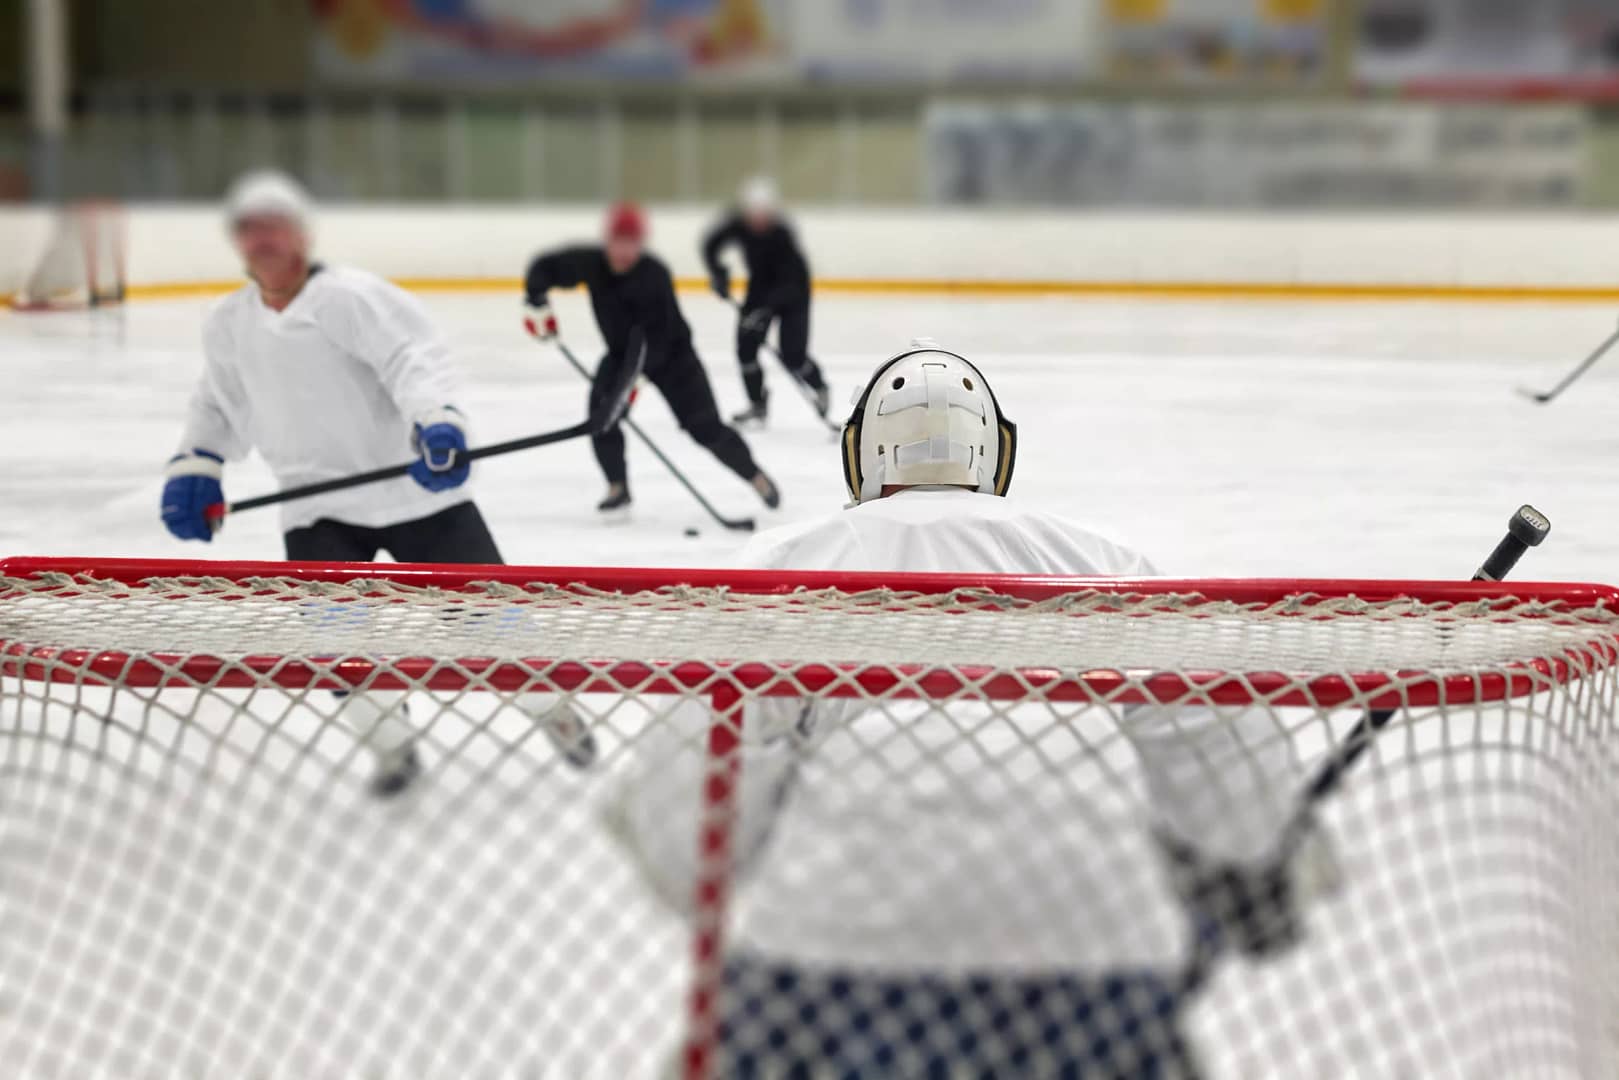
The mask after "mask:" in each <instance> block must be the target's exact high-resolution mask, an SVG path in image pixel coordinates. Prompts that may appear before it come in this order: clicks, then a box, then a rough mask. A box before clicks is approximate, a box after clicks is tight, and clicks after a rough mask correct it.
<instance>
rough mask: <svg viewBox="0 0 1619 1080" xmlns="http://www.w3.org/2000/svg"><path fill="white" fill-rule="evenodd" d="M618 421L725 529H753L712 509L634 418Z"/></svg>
mask: <svg viewBox="0 0 1619 1080" xmlns="http://www.w3.org/2000/svg"><path fill="white" fill-rule="evenodd" d="M556 346H557V349H558V350H560V351H561V353H562V356H563V359H565V360H567V361H568V363H569V364H570V365H571V366H572V367H573V369H574V370H575V371H577V372H578V373H579V374H580V375H582V376H584V378H585V380H586V381H587V382H588V381H590V380H591V379H592V378H593V376H592V375H591V374H590V369H589V368H587V367H585V365H584V364H581V363H580V362H579V358H578V357H577V356H575V355H573V350H571V349H569V348H568V347H567V346H566V345H564V344H563V343H562V342H561V341H560V340H559V341H557V342H556ZM619 423H621V424H623V425H624V426H625V427H627V428H629V429H630V433H631V434H633V435H634V436H635V437H636V438H637V439H640V440H641V442H642V444H643V445H645V446H646V448H647V449H648V450H650V451H652V456H653V457H655V458H657V459H658V460H659V461H661V462H662V463H663V467H664V468H666V469H668V470H669V474H670V475H671V476H673V477H674V478H675V479H676V480H677V481H679V482H680V486H681V487H683V488H685V489H686V492H687V493H688V494H689V495H691V497H692V498H693V499H696V500H697V504H698V505H699V506H701V507H702V508H703V509H704V510H705V511H706V512H707V513H708V516H709V517H711V518H713V519H714V520H715V521H717V522H718V523H719V524H721V525H723V526H724V527H725V528H727V529H735V530H738V531H740V532H751V531H752V530H753V528H754V520H753V519H752V518H728V517H726V516H725V515H724V514H722V513H720V512H719V511H718V510H716V509H714V505H713V504H712V503H710V502H709V501H708V500H707V499H706V498H704V497H703V493H702V492H700V491H698V490H697V488H696V487H695V486H694V485H693V484H692V482H691V481H690V480H688V479H686V474H685V473H683V472H681V471H680V469H679V468H678V467H677V466H676V465H675V463H674V462H673V461H670V460H669V458H668V456H667V455H665V454H664V452H663V451H662V450H660V449H658V444H657V443H655V442H653V441H652V440H651V439H650V438H648V437H647V434H646V432H644V431H642V430H641V429H640V427H638V426H637V425H636V423H635V421H634V420H631V419H630V418H629V417H628V416H626V417H624V418H623V419H622V420H620V421H619Z"/></svg>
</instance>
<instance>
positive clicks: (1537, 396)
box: [1518, 330, 1619, 405]
mask: <svg viewBox="0 0 1619 1080" xmlns="http://www.w3.org/2000/svg"><path fill="white" fill-rule="evenodd" d="M1615 344H1619V330H1615V331H1614V332H1613V333H1612V334H1611V335H1610V336H1609V337H1608V340H1606V341H1604V342H1603V343H1602V344H1601V345H1598V346H1597V349H1596V352H1594V353H1592V354H1591V355H1590V356H1587V357H1586V358H1585V359H1584V360H1582V361H1580V366H1579V367H1577V368H1575V369H1574V370H1573V371H1571V372H1569V373H1568V375H1567V377H1566V378H1564V379H1563V381H1562V382H1560V383H1558V384H1557V385H1556V386H1554V387H1552V388H1551V389H1550V390H1546V391H1535V390H1530V389H1529V388H1528V387H1525V386H1520V387H1518V393H1520V394H1522V395H1523V396H1524V397H1526V398H1528V399H1529V400H1530V401H1533V402H1534V403H1535V404H1537V405H1544V404H1546V403H1547V402H1549V401H1551V400H1552V399H1553V398H1555V397H1557V395H1559V394H1561V393H1562V392H1563V391H1564V390H1567V389H1568V388H1569V387H1570V386H1572V385H1574V381H1575V380H1576V379H1578V378H1579V377H1580V376H1581V375H1584V374H1585V373H1586V372H1587V371H1590V370H1591V367H1592V365H1594V364H1595V363H1596V362H1597V361H1598V360H1601V359H1602V358H1603V357H1604V356H1606V355H1608V352H1609V351H1610V350H1611V349H1612V348H1613V347H1614V345H1615Z"/></svg>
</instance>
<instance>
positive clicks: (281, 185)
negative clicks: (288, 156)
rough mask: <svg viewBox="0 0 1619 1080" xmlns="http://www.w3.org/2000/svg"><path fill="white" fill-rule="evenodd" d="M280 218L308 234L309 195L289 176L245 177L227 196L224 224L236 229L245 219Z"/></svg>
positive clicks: (269, 171)
mask: <svg viewBox="0 0 1619 1080" xmlns="http://www.w3.org/2000/svg"><path fill="white" fill-rule="evenodd" d="M250 217H281V218H286V219H287V220H288V221H291V222H293V223H294V224H296V225H297V226H298V228H299V229H301V230H302V231H304V232H308V231H309V218H310V202H309V193H308V192H307V191H305V190H304V189H303V186H302V185H301V184H299V183H298V181H296V180H294V179H293V178H292V177H290V176H288V175H287V174H286V173H283V172H277V171H275V170H274V169H264V170H261V171H258V172H250V173H247V174H245V175H243V176H242V177H241V178H240V179H238V180H237V181H236V183H234V184H232V185H231V189H230V193H229V194H227V195H226V196H225V224H226V225H227V226H228V227H230V228H235V227H236V225H237V223H238V222H240V221H241V220H242V219H243V218H250Z"/></svg>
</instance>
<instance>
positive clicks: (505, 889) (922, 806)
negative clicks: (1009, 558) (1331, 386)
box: [0, 559, 1619, 1078]
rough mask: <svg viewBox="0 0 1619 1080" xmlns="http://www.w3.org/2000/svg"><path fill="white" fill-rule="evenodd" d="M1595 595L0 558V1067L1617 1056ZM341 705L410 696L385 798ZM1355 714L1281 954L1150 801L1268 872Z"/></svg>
mask: <svg viewBox="0 0 1619 1080" xmlns="http://www.w3.org/2000/svg"><path fill="white" fill-rule="evenodd" d="M1616 604H1619V593H1616V592H1615V591H1613V590H1609V589H1606V588H1599V587H1594V586H1593V587H1588V586H1566V587H1554V586H1528V585H1514V586H1506V585H1477V584H1468V585H1429V584H1416V583H1348V584H1346V583H1330V582H1217V581H1155V582H1122V583H1121V582H1086V581H1082V580H1077V579H1073V580H1056V579H1033V578H951V577H938V576H917V577H906V576H900V577H895V576H891V575H890V576H884V577H881V578H879V577H876V576H872V575H825V574H821V575H813V574H788V573H771V574H763V573H743V572H736V573H721V572H674V571H611V570H566V571H561V570H536V569H523V568H493V567H491V568H436V569H435V568H427V567H399V566H384V565H379V566H375V567H364V568H361V567H355V566H352V565H350V566H318V565H313V564H304V565H300V564H277V563H262V564H226V563H203V562H190V563H180V562H170V563H165V562H149V563H148V562H134V561H117V560H113V561H106V562H75V561H67V560H16V559H13V560H9V561H6V562H3V563H0V903H3V908H0V938H3V942H4V945H3V951H0V1060H4V1061H6V1062H7V1063H8V1064H7V1066H6V1068H7V1070H8V1071H10V1072H11V1073H12V1074H13V1075H18V1076H30V1077H33V1076H47V1077H49V1076H62V1077H69V1076H86V1075H116V1076H156V1075H175V1074H180V1075H194V1076H216V1075H232V1076H246V1075H275V1076H331V1075H365V1076H411V1077H433V1076H445V1077H449V1076H481V1075H527V1076H557V1077H569V1078H573V1077H596V1076H600V1077H619V1076H648V1077H651V1076H688V1077H697V1076H716V1077H718V1076H729V1075H739V1074H742V1075H746V1074H748V1070H749V1069H750V1068H752V1069H755V1070H756V1072H755V1073H754V1074H755V1075H761V1076H775V1075H809V1076H820V1075H847V1074H848V1072H847V1070H846V1069H844V1071H838V1070H837V1069H833V1068H832V1067H828V1068H826V1069H824V1070H821V1071H809V1072H805V1073H801V1074H793V1073H792V1072H791V1070H790V1068H788V1067H787V1066H786V1065H784V1064H783V1063H788V1062H793V1061H797V1062H804V1061H815V1060H822V1061H826V1062H839V1063H842V1064H841V1065H840V1066H839V1069H843V1067H844V1066H846V1065H848V1063H850V1062H853V1063H856V1064H857V1065H858V1067H859V1069H860V1070H863V1071H858V1072H856V1073H854V1075H862V1076H919V1075H931V1073H930V1072H929V1069H930V1068H932V1067H933V1066H935V1065H937V1064H938V1063H940V1062H943V1063H945V1065H946V1066H950V1067H953V1066H959V1067H960V1068H959V1070H958V1073H942V1074H939V1075H955V1074H960V1075H974V1076H976V1075H985V1074H991V1075H1007V1076H1013V1075H1015V1076H1031V1077H1036V1076H1054V1075H1071V1074H1070V1073H1067V1072H1064V1071H1063V1069H1064V1067H1065V1064H1067V1063H1072V1062H1075V1061H1081V1060H1083V1061H1084V1062H1085V1063H1086V1067H1087V1070H1088V1071H1084V1072H1082V1073H1078V1074H1077V1075H1084V1076H1135V1075H1142V1074H1143V1073H1144V1072H1145V1071H1146V1070H1147V1069H1148V1068H1149V1067H1153V1066H1158V1067H1161V1069H1160V1075H1165V1076H1177V1075H1194V1070H1201V1072H1200V1074H1201V1075H1207V1076H1217V1077H1219V1076H1229V1077H1239V1076H1240V1077H1254V1076H1278V1077H1282V1076H1287V1077H1297V1076H1343V1075H1353V1076H1357V1077H1391V1078H1392V1077H1410V1076H1424V1077H1429V1076H1469V1077H1471V1076H1490V1077H1495V1076H1521V1075H1569V1076H1576V1075H1578V1076H1612V1075H1615V1073H1616V1070H1619V1053H1616V1044H1615V1034H1616V1032H1615V1027H1616V1017H1619V971H1616V966H1619V920H1616V919H1615V908H1614V901H1613V897H1614V895H1615V891H1616V888H1619V840H1616V837H1619V756H1616V752H1615V748H1616V745H1619V739H1616V734H1619V733H1616V731H1615V708H1616V705H1615V690H1616V684H1615V678H1614V667H1615V663H1616V657H1619V651H1616V646H1619V614H1616V612H1615V605H1616ZM536 694H543V695H547V697H546V698H544V699H543V700H546V701H548V702H552V703H557V702H560V703H562V704H565V705H568V706H570V707H571V708H572V709H573V710H575V712H577V713H578V714H579V715H580V716H581V718H583V719H584V720H585V721H586V722H587V723H588V724H589V726H590V728H591V731H592V733H593V735H594V737H595V740H596V742H597V745H598V748H599V753H598V755H597V759H596V761H595V762H594V764H592V765H590V766H589V767H586V768H578V767H575V766H573V765H570V764H569V763H568V762H566V761H564V760H563V758H562V757H561V756H559V754H558V752H557V749H556V747H555V746H554V745H553V743H552V742H551V741H550V740H549V739H547V738H546V737H545V736H544V734H543V733H542V732H540V731H539V730H538V728H537V725H536V724H535V722H534V721H533V720H532V719H531V718H530V717H531V716H532V715H533V714H534V710H533V709H532V708H530V707H529V706H530V705H531V703H532V702H533V701H534V700H536V699H535V698H534V697H533V695H536ZM365 702H369V703H371V704H373V705H375V704H376V703H378V702H381V703H384V704H385V709H384V711H387V712H389V713H390V714H391V715H392V716H393V717H394V718H395V719H398V720H403V722H405V723H406V724H408V726H409V727H410V729H412V730H413V731H415V732H416V738H417V744H418V747H419V752H420V756H421V759H422V762H423V764H424V766H425V768H424V771H423V773H422V775H421V776H420V777H419V778H418V779H417V781H416V782H415V784H413V785H412V787H411V788H410V789H409V790H408V791H407V792H406V793H404V794H403V795H401V796H399V797H397V798H393V799H386V800H384V799H378V798H376V797H375V796H373V795H372V794H371V793H370V792H369V791H368V788H367V783H366V781H367V779H368V777H369V775H370V772H371V769H372V767H373V757H374V755H373V754H372V751H371V749H370V748H369V747H368V746H367V745H366V744H365V740H364V738H362V737H357V735H356V733H355V731H354V730H353V727H354V725H353V724H352V723H350V722H349V720H350V719H352V714H347V713H346V711H347V710H355V709H357V708H359V704H360V703H365ZM1368 709H1395V710H1398V711H1397V712H1396V715H1395V717H1394V719H1393V721H1392V722H1391V723H1390V724H1389V726H1388V728H1387V729H1385V730H1384V732H1383V733H1382V735H1381V737H1380V738H1379V739H1378V741H1377V742H1376V743H1375V744H1374V746H1373V748H1372V750H1371V751H1370V752H1369V753H1367V754H1366V755H1365V757H1364V758H1363V759H1362V760H1361V761H1360V762H1359V763H1358V764H1357V766H1356V768H1355V769H1354V771H1352V772H1351V773H1350V774H1348V777H1347V779H1346V782H1345V783H1344V785H1343V786H1342V788H1341V789H1340V790H1339V791H1338V792H1336V793H1335V794H1333V795H1332V796H1331V797H1330V798H1329V799H1327V800H1325V801H1323V802H1322V803H1321V804H1320V806H1319V807H1318V808H1317V810H1316V820H1317V824H1318V829H1317V834H1318V836H1319V837H1320V838H1323V839H1325V840H1327V841H1329V844H1328V846H1330V848H1331V849H1332V850H1333V851H1335V853H1336V874H1335V875H1334V874H1322V875H1320V877H1321V879H1322V883H1321V885H1320V887H1319V889H1318V890H1316V891H1315V892H1314V893H1313V894H1312V893H1309V892H1308V891H1301V895H1300V901H1301V904H1302V909H1303V927H1302V933H1301V935H1300V937H1299V940H1298V942H1297V944H1296V945H1295V946H1294V947H1292V948H1291V949H1283V950H1280V951H1277V952H1275V953H1274V954H1273V955H1271V956H1268V957H1265V958H1256V957H1251V956H1248V955H1245V954H1244V953H1243V952H1242V951H1241V950H1240V949H1223V950H1222V949H1213V950H1212V951H1211V948H1210V944H1209V940H1208V939H1207V938H1206V936H1204V935H1203V929H1204V926H1203V924H1202V923H1201V922H1200V921H1199V919H1198V917H1197V916H1196V914H1195V912H1194V910H1193V909H1192V908H1190V907H1189V905H1188V904H1187V903H1185V901H1184V896H1185V894H1184V891H1183V890H1180V889H1178V888H1177V886H1176V881H1175V878H1174V877H1173V876H1172V875H1171V874H1170V873H1169V872H1168V869H1167V862H1166V859H1165V857H1164V854H1163V844H1162V841H1163V840H1164V838H1165V837H1172V838H1173V840H1174V841H1175V842H1176V844H1177V845H1178V846H1180V847H1182V848H1190V849H1191V850H1193V851H1195V852H1197V853H1198V857H1199V858H1201V859H1204V860H1206V861H1207V862H1208V863H1209V864H1210V865H1219V866H1232V867H1248V868H1252V867H1258V866H1263V865H1264V864H1265V863H1266V861H1267V860H1268V859H1273V858H1274V857H1275V854H1276V850H1277V846H1278V845H1279V844H1280V843H1282V839H1281V837H1282V836H1283V834H1284V833H1285V832H1286V831H1287V827H1288V823H1289V822H1292V821H1294V820H1296V819H1297V815H1298V812H1299V811H1298V800H1299V796H1300V792H1302V790H1303V789H1304V787H1305V786H1306V784H1307V783H1308V782H1309V779H1310V777H1311V776H1312V775H1313V774H1314V773H1315V771H1316V770H1317V769H1318V768H1319V767H1320V766H1321V764H1322V763H1323V762H1324V761H1326V760H1327V759H1328V758H1329V757H1330V756H1331V755H1332V754H1333V753H1334V752H1335V749H1336V748H1339V747H1341V746H1342V744H1343V741H1344V739H1345V738H1346V737H1347V733H1348V732H1350V731H1351V730H1352V729H1353V728H1354V726H1355V724H1356V723H1357V722H1358V721H1359V720H1360V719H1361V718H1362V717H1363V716H1364V715H1365V714H1366V712H1367V710H1368ZM376 711H377V710H372V712H373V714H374V713H375V712H376ZM1334 880H1335V881H1336V887H1333V882H1334ZM984 1070H990V1071H989V1072H988V1073H986V1072H985V1071H984Z"/></svg>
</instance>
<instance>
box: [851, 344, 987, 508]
mask: <svg viewBox="0 0 1619 1080" xmlns="http://www.w3.org/2000/svg"><path fill="white" fill-rule="evenodd" d="M1016 460H1017V425H1016V424H1014V423H1013V422H1012V421H1010V420H1008V419H1007V418H1006V415H1005V414H1004V413H1002V412H1001V407H1000V405H999V404H998V403H997V402H996V400H995V393H994V391H992V390H991V389H990V388H989V383H988V382H987V381H985V379H984V376H983V374H982V373H981V372H980V371H979V370H978V369H977V368H976V367H974V366H973V365H972V364H971V363H970V362H968V360H967V358H966V357H964V356H960V355H958V354H956V353H953V352H949V351H948V350H945V349H941V348H940V347H939V345H938V343H937V342H934V341H930V340H928V339H925V338H922V339H918V340H916V341H913V342H911V347H910V348H909V349H907V350H905V351H904V352H902V353H899V354H898V355H896V356H894V357H892V358H890V359H889V360H888V361H887V362H886V363H884V364H883V365H882V366H881V367H879V368H878V369H877V373H876V374H875V375H873V376H872V377H871V381H870V382H868V383H867V384H866V388H865V389H864V390H863V391H861V392H860V394H859V396H858V397H856V398H855V406H854V412H853V413H852V414H850V416H849V421H848V423H846V424H844V426H843V479H844V483H846V484H847V485H848V488H849V497H850V498H851V499H853V500H854V501H855V502H857V503H858V502H864V501H866V500H868V499H875V498H877V497H878V496H880V495H881V494H882V491H883V488H884V487H885V486H887V485H890V484H898V485H902V486H906V487H910V486H914V485H919V484H941V485H942V484H950V485H961V486H965V487H970V488H973V489H974V490H976V491H982V492H984V493H985V494H988V495H1005V494H1006V490H1007V488H1009V487H1010V486H1011V484H1012V466H1013V465H1014V464H1015V463H1016Z"/></svg>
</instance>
